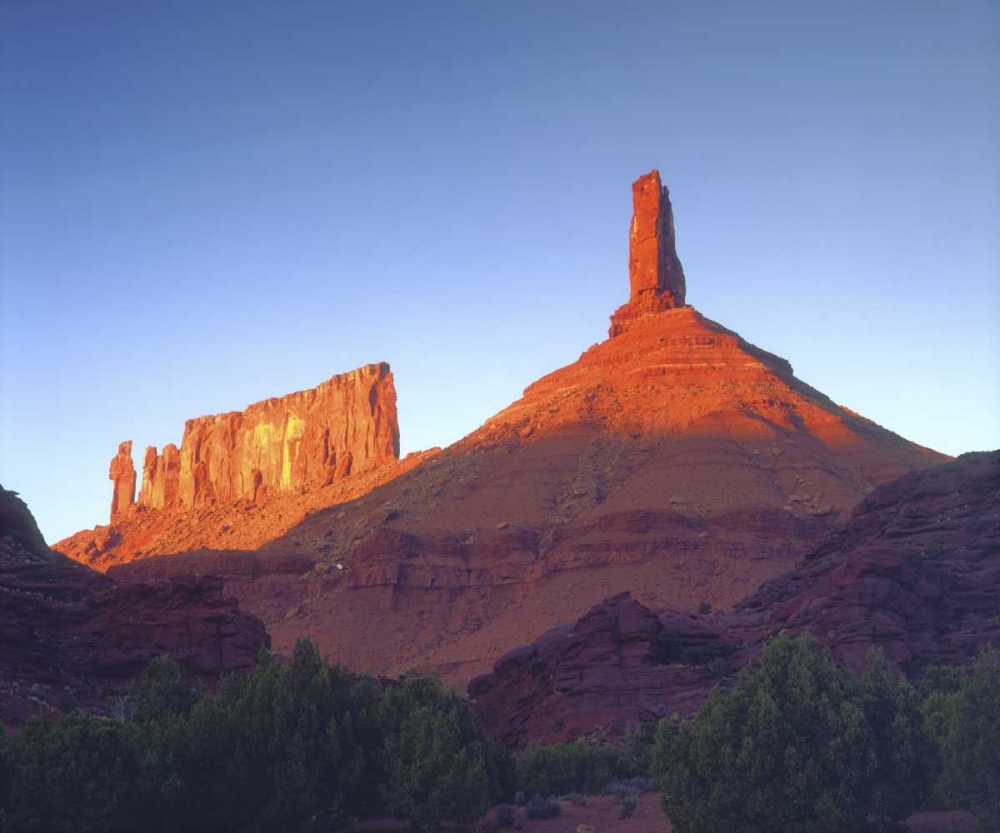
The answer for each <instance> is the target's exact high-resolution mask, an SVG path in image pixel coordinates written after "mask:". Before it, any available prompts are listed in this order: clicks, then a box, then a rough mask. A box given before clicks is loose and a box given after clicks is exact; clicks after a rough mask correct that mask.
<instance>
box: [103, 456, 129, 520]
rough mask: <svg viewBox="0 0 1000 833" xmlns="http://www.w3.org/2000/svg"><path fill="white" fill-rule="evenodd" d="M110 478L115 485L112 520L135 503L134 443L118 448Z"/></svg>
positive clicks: (109, 474)
mask: <svg viewBox="0 0 1000 833" xmlns="http://www.w3.org/2000/svg"><path fill="white" fill-rule="evenodd" d="M108 478H109V479H110V480H111V481H112V482H113V483H114V491H113V492H112V493H111V520H112V521H114V520H115V518H117V517H119V516H120V515H123V514H124V513H125V512H127V511H128V510H129V509H130V508H131V507H132V505H133V504H134V503H135V465H134V464H133V463H132V441H131V440H127V441H126V442H123V443H121V444H120V445H119V446H118V453H117V454H116V455H115V456H114V457H112V458H111V468H110V470H109V471H108Z"/></svg>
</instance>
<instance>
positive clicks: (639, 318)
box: [608, 169, 687, 338]
mask: <svg viewBox="0 0 1000 833" xmlns="http://www.w3.org/2000/svg"><path fill="white" fill-rule="evenodd" d="M628 282H629V296H628V303H627V304H623V305H622V306H620V307H619V308H618V309H616V310H615V312H614V314H613V315H612V316H611V328H610V329H609V330H608V335H609V336H610V337H611V338H614V337H615V336H618V335H621V334H622V333H624V332H627V331H628V330H630V329H632V328H633V327H636V326H638V325H641V324H642V323H643V322H646V321H649V320H651V319H653V318H655V317H656V316H657V315H659V314H660V313H662V312H664V311H665V310H672V309H677V308H679V307H683V306H684V305H685V304H686V295H687V286H686V284H685V281H684V268H683V267H682V266H681V262H680V260H679V259H678V257H677V247H676V244H675V241H674V212H673V209H672V208H671V206H670V194H669V192H668V191H667V189H666V187H665V186H664V185H663V184H662V183H661V182H660V172H659V171H657V170H656V169H653V170H652V171H650V172H649V173H648V174H645V175H643V176H640V177H639V178H638V179H637V180H636V181H635V182H633V183H632V223H631V225H630V226H629V233H628Z"/></svg>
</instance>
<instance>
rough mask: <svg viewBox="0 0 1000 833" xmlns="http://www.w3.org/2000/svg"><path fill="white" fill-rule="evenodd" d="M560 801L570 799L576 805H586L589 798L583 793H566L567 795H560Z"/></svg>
mask: <svg viewBox="0 0 1000 833" xmlns="http://www.w3.org/2000/svg"><path fill="white" fill-rule="evenodd" d="M559 800H560V801H568V802H569V803H570V804H572V805H573V806H574V807H586V806H587V798H586V796H584V795H583V794H582V793H566V795H561V796H559Z"/></svg>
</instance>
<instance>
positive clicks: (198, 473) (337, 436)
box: [111, 362, 399, 518]
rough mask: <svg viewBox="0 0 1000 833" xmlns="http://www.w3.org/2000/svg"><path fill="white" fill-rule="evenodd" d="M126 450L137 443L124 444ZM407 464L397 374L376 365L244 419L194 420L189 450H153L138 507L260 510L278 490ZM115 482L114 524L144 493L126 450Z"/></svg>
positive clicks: (116, 464)
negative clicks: (239, 505) (221, 505)
mask: <svg viewBox="0 0 1000 833" xmlns="http://www.w3.org/2000/svg"><path fill="white" fill-rule="evenodd" d="M126 447H127V450H128V449H130V448H131V443H123V444H122V448H126ZM398 458H399V422H398V419H397V416H396V389H395V386H394V384H393V379H392V373H391V372H390V370H389V365H388V364H385V363H384V362H383V363H380V364H369V365H365V366H364V367H360V368H358V369H357V370H352V371H351V372H349V373H343V374H340V375H338V376H334V377H333V378H331V379H328V380H327V381H326V382H323V383H322V384H321V385H319V386H318V387H315V388H311V389H310V390H304V391H298V392H296V393H292V394H289V395H287V396H282V397H280V398H273V399H267V400H264V401H263V402H257V403H255V404H253V405H251V406H250V407H248V408H247V409H246V410H245V411H233V412H231V413H226V414H217V415H215V416H204V417H198V418H197V419H191V420H188V421H187V423H186V424H185V426H184V438H183V440H182V441H181V445H180V448H177V446H175V445H173V444H169V445H166V446H164V448H163V451H162V452H161V453H159V454H158V453H157V451H156V448H155V447H152V446H151V447H149V448H147V449H146V453H145V457H144V459H143V467H142V468H143V473H142V488H141V490H140V492H139V501H138V503H139V505H140V506H145V507H149V508H151V509H163V508H170V507H183V508H192V507H196V506H203V505H206V504H210V503H215V502H232V501H237V500H249V501H252V502H257V501H258V500H260V499H262V498H263V497H265V496H267V495H268V494H272V493H275V492H283V491H291V490H301V489H310V488H314V487H319V486H325V485H327V484H329V483H332V482H334V481H335V480H340V479H342V478H344V477H347V476H348V475H351V474H356V473H359V472H364V471H368V470H370V469H372V468H375V467H377V466H379V465H382V464H384V463H385V462H388V461H390V460H396V459H398ZM111 476H112V479H113V480H114V481H115V499H114V504H113V506H112V518H114V517H115V516H116V515H118V514H119V513H121V512H122V511H124V509H125V508H127V504H126V503H125V501H126V498H127V496H130V495H131V494H132V493H134V489H135V472H134V470H133V469H132V466H131V459H130V458H129V460H128V465H127V466H126V465H125V462H124V459H123V457H122V450H121V449H119V454H118V456H116V457H115V460H114V461H113V462H112V470H111ZM129 477H130V478H131V479H130V480H129ZM125 481H128V482H125ZM130 485H131V491H130V488H129V486H130ZM129 503H131V501H129Z"/></svg>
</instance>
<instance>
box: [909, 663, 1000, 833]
mask: <svg viewBox="0 0 1000 833" xmlns="http://www.w3.org/2000/svg"><path fill="white" fill-rule="evenodd" d="M941 677H942V679H943V682H944V683H945V685H943V686H942V688H941V689H940V690H937V691H931V692H930V693H929V694H928V696H927V698H926V699H925V700H924V703H923V707H922V710H923V716H924V726H925V729H926V732H927V734H928V736H929V737H930V739H931V742H932V743H933V744H934V746H935V748H936V749H937V759H938V762H939V763H938V771H937V780H936V783H935V790H934V794H935V798H936V800H937V801H938V802H939V803H941V804H945V805H948V806H965V807H971V808H972V809H973V812H974V813H975V814H976V818H977V820H978V822H979V825H980V827H981V828H982V829H983V830H986V831H991V833H993V831H997V830H1000V720H998V719H997V715H1000V661H998V658H997V654H996V651H995V650H993V649H988V650H985V651H983V653H982V654H980V656H979V658H978V660H977V661H976V666H975V669H974V671H973V673H972V675H971V676H968V675H961V676H960V677H959V676H957V675H950V674H949V675H941Z"/></svg>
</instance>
